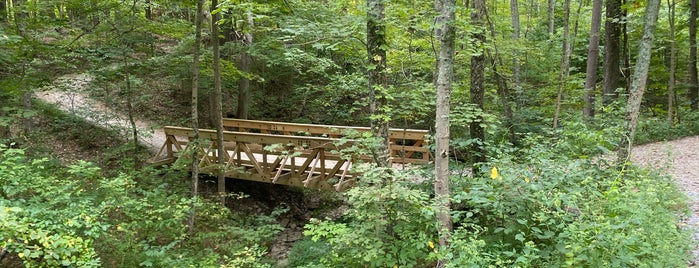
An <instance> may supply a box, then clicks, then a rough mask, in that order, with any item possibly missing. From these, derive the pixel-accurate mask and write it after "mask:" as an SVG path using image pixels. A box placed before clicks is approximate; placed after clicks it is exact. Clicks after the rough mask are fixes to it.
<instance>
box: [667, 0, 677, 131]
mask: <svg viewBox="0 0 699 268" xmlns="http://www.w3.org/2000/svg"><path fill="white" fill-rule="evenodd" d="M667 6H668V21H669V23H670V74H669V78H668V82H667V123H668V124H670V125H673V124H674V121H675V120H674V116H673V114H674V112H675V111H674V110H673V108H674V107H673V106H674V100H675V68H676V66H675V65H676V64H675V61H676V57H677V46H676V45H675V0H667Z"/></svg>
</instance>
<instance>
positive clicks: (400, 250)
mask: <svg viewBox="0 0 699 268" xmlns="http://www.w3.org/2000/svg"><path fill="white" fill-rule="evenodd" d="M363 171H364V172H365V173H364V175H363V177H362V180H361V183H362V186H361V187H355V188H352V189H351V190H349V191H348V192H347V198H348V199H347V202H348V204H349V206H350V207H349V209H348V210H347V211H346V212H345V215H344V217H343V221H340V222H337V221H331V220H312V221H311V222H310V223H309V224H308V225H306V230H305V231H304V234H305V235H306V236H308V237H310V238H311V240H312V241H313V242H315V243H318V244H310V245H308V244H307V245H306V246H305V247H308V248H312V247H319V248H326V247H329V249H328V252H327V253H326V254H325V255H324V256H322V257H321V258H319V259H315V260H312V259H310V258H308V257H304V256H303V255H301V256H294V257H290V258H292V259H294V260H295V261H299V262H300V261H301V260H303V259H305V260H306V261H308V262H307V263H304V265H307V266H317V265H322V266H325V267H362V266H368V267H394V266H396V265H397V266H424V265H426V262H425V260H426V258H427V255H428V254H429V253H430V252H431V249H430V248H429V244H430V243H432V241H435V237H434V236H435V235H436V229H435V226H434V224H433V221H432V220H433V215H432V214H433V209H432V207H431V204H430V199H429V196H428V195H427V194H426V193H425V192H422V191H420V190H416V189H412V186H413V185H412V183H411V182H410V181H409V178H410V177H411V176H410V175H409V174H405V173H398V172H395V171H390V170H387V169H380V168H370V169H367V170H363ZM394 172H395V173H394ZM388 178H392V179H390V180H387V179H388ZM306 243H310V242H306ZM316 252H317V251H316ZM297 253H298V252H297Z"/></svg>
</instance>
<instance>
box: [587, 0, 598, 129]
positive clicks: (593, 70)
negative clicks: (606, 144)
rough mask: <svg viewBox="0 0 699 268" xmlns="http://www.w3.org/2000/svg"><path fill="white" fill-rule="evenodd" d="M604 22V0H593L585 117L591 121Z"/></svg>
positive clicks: (593, 112)
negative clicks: (601, 29)
mask: <svg viewBox="0 0 699 268" xmlns="http://www.w3.org/2000/svg"><path fill="white" fill-rule="evenodd" d="M601 24H602V0H593V3H592V21H591V25H590V45H589V46H588V51H587V68H586V72H585V107H584V109H583V118H584V119H585V121H587V122H591V121H592V118H594V117H595V90H596V88H597V58H598V55H599V33H600V26H601Z"/></svg>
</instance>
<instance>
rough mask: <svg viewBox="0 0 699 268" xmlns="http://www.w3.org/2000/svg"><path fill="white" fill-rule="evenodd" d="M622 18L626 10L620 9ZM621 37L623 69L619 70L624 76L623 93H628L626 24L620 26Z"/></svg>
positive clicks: (628, 51)
mask: <svg viewBox="0 0 699 268" xmlns="http://www.w3.org/2000/svg"><path fill="white" fill-rule="evenodd" d="M621 4H622V6H623V5H625V4H626V1H625V0H623V1H622V3H621ZM622 12H623V13H622V16H623V17H626V15H627V12H626V9H622ZM622 25H623V26H622V28H621V36H622V42H621V43H622V53H621V55H622V57H623V59H624V68H623V69H622V70H621V72H622V74H623V76H624V91H623V92H629V86H631V68H632V66H631V51H630V50H629V32H628V23H624V24H622Z"/></svg>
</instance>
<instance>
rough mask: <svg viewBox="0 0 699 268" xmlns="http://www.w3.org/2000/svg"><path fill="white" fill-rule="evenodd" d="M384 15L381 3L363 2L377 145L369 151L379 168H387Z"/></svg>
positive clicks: (386, 78)
mask: <svg viewBox="0 0 699 268" xmlns="http://www.w3.org/2000/svg"><path fill="white" fill-rule="evenodd" d="M385 20H386V14H385V11H384V0H367V42H366V43H367V56H368V57H369V70H368V72H367V76H368V77H367V78H368V79H367V80H368V82H369V111H370V112H371V119H370V121H371V130H372V133H373V134H374V137H376V138H378V139H379V141H378V143H377V144H376V145H375V146H373V148H372V155H373V158H374V162H375V163H376V164H377V165H378V166H379V167H388V166H390V161H391V159H390V153H389V140H388V124H389V121H390V118H389V115H387V114H385V113H384V112H383V111H382V110H383V107H384V106H385V105H386V96H385V94H387V93H386V90H387V89H388V77H387V75H386V46H387V43H386V22H385Z"/></svg>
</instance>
